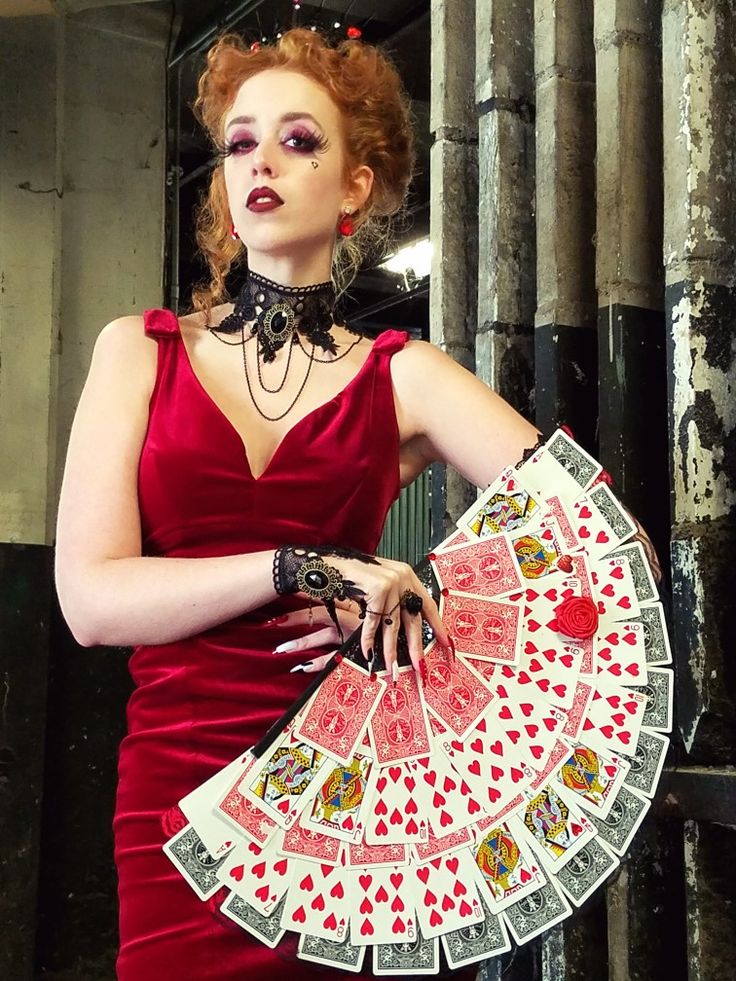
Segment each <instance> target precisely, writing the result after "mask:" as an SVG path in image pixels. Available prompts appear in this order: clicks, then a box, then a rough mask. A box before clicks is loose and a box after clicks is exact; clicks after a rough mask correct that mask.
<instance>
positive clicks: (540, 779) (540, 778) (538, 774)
mask: <svg viewBox="0 0 736 981" xmlns="http://www.w3.org/2000/svg"><path fill="white" fill-rule="evenodd" d="M569 757H570V746H569V744H568V743H566V742H565V740H564V739H560V738H559V737H558V739H557V741H556V742H555V744H554V746H553V748H552V752H551V753H550V754H549V756H548V757H547V762H546V763H545V764H544V767H543V768H542V769H541V770H535V776H534V780H532V782H531V784H530V785H529V787H528V788H527V790H526V791H525V792H524V793H525V794H526V795H528V794H529V792H530V791H533V793H535V794H536V793H538V792H539V791H540V790H541V789H542V787H544V786H545V784H548V783H551V782H552V778H553V777H554V776H556V775H557V771H558V770H559V769H560V768H561V767H562V766H563V764H564V763H565V762H566V760H568V759H569ZM526 802H527V797H526V796H525V797H524V805H525V806H526Z"/></svg>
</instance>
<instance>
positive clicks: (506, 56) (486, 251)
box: [475, 0, 536, 420]
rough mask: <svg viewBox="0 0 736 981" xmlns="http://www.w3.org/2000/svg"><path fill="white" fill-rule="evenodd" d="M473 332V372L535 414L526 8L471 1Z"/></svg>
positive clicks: (498, 0) (530, 21)
mask: <svg viewBox="0 0 736 981" xmlns="http://www.w3.org/2000/svg"><path fill="white" fill-rule="evenodd" d="M476 52H477V53H476V76H475V99H476V102H477V104H478V110H477V111H478V130H479V132H478V173H479V181H478V194H479V202H478V333H477V337H476V345H475V371H476V374H477V375H478V377H479V378H482V379H483V381H485V382H486V383H487V384H488V385H490V386H491V388H493V389H494V391H496V392H498V393H499V394H500V395H502V396H503V397H504V398H505V399H506V400H507V401H508V402H510V403H511V405H513V406H514V408H515V409H517V410H518V411H519V412H521V413H522V414H523V415H525V416H526V417H527V418H528V419H530V420H532V419H533V418H534V308H535V305H536V237H535V229H534V7H533V2H532V0H478V2H477V3H476Z"/></svg>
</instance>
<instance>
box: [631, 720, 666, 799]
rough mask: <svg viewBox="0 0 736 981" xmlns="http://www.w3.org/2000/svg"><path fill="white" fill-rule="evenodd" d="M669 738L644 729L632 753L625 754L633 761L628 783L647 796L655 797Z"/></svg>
mask: <svg viewBox="0 0 736 981" xmlns="http://www.w3.org/2000/svg"><path fill="white" fill-rule="evenodd" d="M668 747H669V739H667V738H666V737H665V736H661V735H660V734H659V733H658V732H651V731H650V730H649V729H642V730H641V732H640V733H639V741H638V742H637V744H636V749H635V751H634V752H633V753H632V754H630V755H629V754H624V755H626V756H627V759H628V760H629V762H630V763H631V769H630V770H629V772H628V773H627V774H626V784H627V785H628V786H629V787H632V788H633V789H634V790H637V791H638V792H639V793H640V794H643V795H644V796H645V797H653V796H654V791H655V790H656V788H657V784H658V783H659V775H660V773H661V772H662V767H663V766H664V761H665V757H666V756H667V749H668Z"/></svg>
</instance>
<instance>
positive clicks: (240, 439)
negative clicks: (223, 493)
mask: <svg viewBox="0 0 736 981" xmlns="http://www.w3.org/2000/svg"><path fill="white" fill-rule="evenodd" d="M172 312H173V311H172ZM177 326H178V327H179V343H180V344H181V348H182V352H183V354H184V361H185V362H186V366H187V369H188V371H189V374H190V375H191V377H192V379H193V381H194V383H195V385H196V387H197V388H198V389H199V391H200V392H201V393H202V395H203V396H204V398H205V399H206V400H207V402H209V404H210V405H211V406H212V407H213V409H214V410H215V412H216V413H217V415H218V416H219V417H220V418H221V419H222V420H223V422H224V424H225V426H226V427H227V428H228V429H229V430H230V432H231V433H232V435H233V436H234V437H235V438H236V439H237V440H238V442H239V443H240V446H241V449H242V453H243V459H244V461H245V466H246V467H247V468H248V473H249V475H250V477H251V479H252V480H253V481H254V483H259V482H260V481H261V480H263V478H264V477H266V476H267V475H268V474H269V473H270V471H271V469H272V468H273V466H274V463H275V462H276V460H277V458H278V457H279V455H280V453H281V450H282V448H283V446H284V444H285V443H287V442H288V440H289V439H290V437H291V436H292V434H293V433H294V432H295V431H296V430H298V429H299V428H300V427H301V426H302V425H303V424H304V423H306V422H307V421H308V420H311V419H313V418H314V416H316V415H317V414H318V413H319V412H321V411H322V410H323V409H326V408H327V406H329V405H332V404H333V403H334V402H336V401H339V400H341V399H342V397H343V396H344V395H346V394H347V393H348V392H349V391H350V389H351V388H352V386H353V385H355V383H356V382H357V381H358V380H359V379H360V378H362V376H363V374H364V373H365V370H366V368H367V366H368V364H369V362H371V361H372V360H373V353H374V351H375V350H376V345H378V344H379V342H380V339H381V337H383V334H380V335H379V336H378V337H377V338H376V339H375V340H374V341H373V344H372V345H371V348H370V351H368V354H367V355H366V357H365V360H364V361H363V364H362V365H361V366H360V368H358V370H357V371H356V373H355V374H354V375H353V377H352V378H351V379H350V381H349V382H348V383H347V384H346V385H344V386H343V387H342V388H341V389H340V391H339V392H336V393H335V395H333V396H332V398H329V399H327V401H326V402H321V403H320V404H319V405H316V406H315V407H314V408H313V409H310V410H309V412H307V413H306V415H303V416H301V418H299V419H297V421H296V422H295V423H294V425H293V426H291V427H290V428H289V429H287V430H286V432H285V433H284V435H283V436H282V437H281V439H280V440H279V441H278V443H277V444H276V446H275V448H274V450H273V453H272V454H271V456H270V457H269V460H268V463H267V464H266V466H265V467H264V469H263V470H262V471H261V472H260V474H258V476H256V475H255V474H254V473H253V467H252V466H251V461H250V457H249V456H248V446H247V444H246V442H245V439H244V438H243V436H242V434H241V433H240V431H239V430H238V428H237V427H236V426H235V424H234V423H233V422H232V420H231V419H230V418H229V417H228V415H227V414H226V413H225V412H224V411H223V409H222V408H221V407H220V406H219V405H218V404H217V402H216V401H215V399H214V398H213V397H212V395H210V393H209V392H208V391H207V389H206V388H205V386H204V384H203V382H202V380H201V379H200V377H199V375H198V374H197V372H196V371H195V370H194V365H193V364H192V359H191V358H190V356H189V349H188V348H187V345H186V342H185V341H184V336H183V334H182V332H181V325H180V324H179V320H178V318H177Z"/></svg>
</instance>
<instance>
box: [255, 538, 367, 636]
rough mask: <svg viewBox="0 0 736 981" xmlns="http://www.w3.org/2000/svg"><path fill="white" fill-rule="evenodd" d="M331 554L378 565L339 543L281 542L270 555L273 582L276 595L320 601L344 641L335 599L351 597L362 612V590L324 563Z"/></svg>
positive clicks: (363, 609)
mask: <svg viewBox="0 0 736 981" xmlns="http://www.w3.org/2000/svg"><path fill="white" fill-rule="evenodd" d="M330 556H332V557H335V558H344V559H357V560H358V561H360V562H365V563H366V564H369V565H379V562H378V560H377V559H375V558H374V557H373V556H372V555H367V554H366V553H365V552H360V551H358V549H352V548H343V547H342V546H340V545H282V546H281V548H278V549H276V551H275V552H274V556H273V585H274V589H275V590H276V592H277V593H278V594H279V596H285V595H289V594H291V593H298V592H302V593H306V595H307V596H309V598H310V599H313V600H316V601H317V602H318V603H323V604H324V606H325V608H326V609H327V612H328V613H329V614H330V619H331V620H332V622H333V623H334V624H335V626H336V627H337V630H338V633H339V635H340V640H341V641H344V639H345V638H344V636H343V632H342V628H341V626H340V623H339V621H338V619H337V610H336V608H335V600H354V601H355V602H356V603H357V604H358V605H359V606H360V608H361V610H362V611H363V612H365V608H366V599H365V592H364V590H362V589H361V588H360V586H358V585H356V584H355V583H354V582H353V581H352V580H350V579H343V577H342V574H341V573H340V571H339V569H336V568H335V566H333V565H330V564H329V563H327V562H325V557H327V558H329V557H330Z"/></svg>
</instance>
